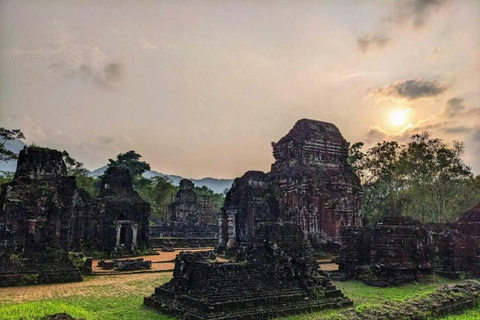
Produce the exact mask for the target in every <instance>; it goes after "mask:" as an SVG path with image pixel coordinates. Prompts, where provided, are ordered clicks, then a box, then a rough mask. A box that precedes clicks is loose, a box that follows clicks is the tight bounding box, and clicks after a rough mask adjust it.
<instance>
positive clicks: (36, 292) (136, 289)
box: [0, 249, 211, 304]
mask: <svg viewBox="0 0 480 320" xmlns="http://www.w3.org/2000/svg"><path fill="white" fill-rule="evenodd" d="M199 250H211V249H188V250H176V251H175V252H160V255H157V256H145V257H143V258H144V259H145V260H152V262H155V263H153V264H152V271H157V272H150V273H133V274H132V273H129V274H122V273H121V272H118V271H117V272H116V273H117V274H115V275H108V276H106V275H105V276H102V275H95V276H87V277H85V280H84V281H83V282H72V283H57V284H48V285H38V286H24V287H8V288H0V304H2V303H19V302H27V301H38V300H44V299H51V298H64V297H70V296H88V297H105V296H128V295H131V294H138V295H145V296H146V295H149V294H151V293H152V292H153V290H154V288H155V287H157V286H159V285H160V284H162V283H165V282H167V281H168V280H170V278H171V277H172V273H171V272H165V273H158V271H159V270H166V269H170V270H171V269H173V267H174V264H173V263H161V262H162V261H170V260H173V259H175V257H176V256H177V254H178V253H179V252H181V251H199ZM97 262H98V260H94V262H93V265H94V271H95V272H96V273H101V272H102V269H100V268H97V267H96V265H97ZM108 271H111V270H108Z"/></svg>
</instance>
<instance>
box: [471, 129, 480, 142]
mask: <svg viewBox="0 0 480 320" xmlns="http://www.w3.org/2000/svg"><path fill="white" fill-rule="evenodd" d="M473 140H475V141H478V142H480V129H477V130H476V131H475V133H474V134H473Z"/></svg>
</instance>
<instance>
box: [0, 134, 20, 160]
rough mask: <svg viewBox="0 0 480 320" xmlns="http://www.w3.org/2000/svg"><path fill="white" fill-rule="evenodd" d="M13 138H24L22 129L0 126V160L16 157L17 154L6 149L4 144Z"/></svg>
mask: <svg viewBox="0 0 480 320" xmlns="http://www.w3.org/2000/svg"><path fill="white" fill-rule="evenodd" d="M15 139H25V136H24V135H23V133H22V131H21V130H20V129H14V130H9V129H5V128H3V127H0V160H1V161H8V160H12V159H17V158H18V155H17V154H16V153H15V152H12V151H10V150H8V149H7V148H6V147H5V145H6V144H7V142H8V141H12V140H15Z"/></svg>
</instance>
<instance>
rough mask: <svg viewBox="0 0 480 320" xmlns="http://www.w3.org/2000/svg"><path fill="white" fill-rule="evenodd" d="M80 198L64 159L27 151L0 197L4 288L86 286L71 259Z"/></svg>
mask: <svg viewBox="0 0 480 320" xmlns="http://www.w3.org/2000/svg"><path fill="white" fill-rule="evenodd" d="M75 193H76V182H75V178H74V177H69V176H67V170H66V166H65V164H64V162H63V160H62V154H61V153H60V152H58V151H56V150H50V149H44V148H38V147H25V148H24V149H23V150H22V151H21V152H20V155H19V159H18V167H17V171H16V172H15V176H14V178H13V181H12V182H10V183H7V184H4V185H2V186H1V193H0V286H9V285H19V284H36V283H54V282H70V281H81V280H82V277H81V276H80V273H79V271H78V270H77V268H76V267H75V266H74V265H73V263H72V262H71V261H70V260H69V258H68V243H69V242H68V240H69V233H70V228H69V222H70V218H71V214H72V212H73V211H72V208H73V198H74V196H75Z"/></svg>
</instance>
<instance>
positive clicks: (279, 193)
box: [219, 119, 362, 250]
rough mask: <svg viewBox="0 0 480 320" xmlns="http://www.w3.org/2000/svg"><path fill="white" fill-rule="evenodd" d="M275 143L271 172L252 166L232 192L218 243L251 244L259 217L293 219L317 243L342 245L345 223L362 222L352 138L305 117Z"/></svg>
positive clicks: (228, 195)
mask: <svg viewBox="0 0 480 320" xmlns="http://www.w3.org/2000/svg"><path fill="white" fill-rule="evenodd" d="M272 147H273V155H274V157H275V163H274V164H272V169H271V172H269V173H263V172H260V171H248V172H247V173H246V174H245V175H244V176H242V177H241V178H238V179H236V180H235V182H234V184H233V186H232V188H231V189H230V191H229V192H228V194H227V197H226V200H225V205H224V208H223V209H222V213H221V217H220V221H219V225H220V241H219V248H220V249H222V248H238V247H242V246H248V245H251V240H252V238H253V236H254V232H255V224H257V223H259V222H267V221H290V222H294V223H296V224H298V225H299V226H300V227H301V228H302V231H303V232H304V233H305V234H308V235H309V237H310V238H311V241H312V243H313V244H317V243H318V244H324V245H327V246H330V247H332V248H336V249H337V250H338V249H339V247H340V244H339V241H338V237H339V236H340V228H341V227H342V226H361V225H362V219H361V216H360V212H361V185H360V180H359V178H358V177H357V176H356V175H355V174H354V173H353V171H352V169H351V167H350V166H349V165H348V163H347V157H348V147H349V144H348V142H347V141H346V140H345V139H344V138H343V136H342V134H341V133H340V131H339V130H338V128H337V127H336V126H335V125H333V124H331V123H327V122H322V121H315V120H309V119H302V120H299V121H297V123H296V124H295V125H294V127H293V129H291V130H290V132H289V133H288V134H287V135H286V136H284V137H283V138H282V139H280V140H279V141H278V142H277V143H272ZM334 238H336V239H334Z"/></svg>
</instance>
